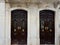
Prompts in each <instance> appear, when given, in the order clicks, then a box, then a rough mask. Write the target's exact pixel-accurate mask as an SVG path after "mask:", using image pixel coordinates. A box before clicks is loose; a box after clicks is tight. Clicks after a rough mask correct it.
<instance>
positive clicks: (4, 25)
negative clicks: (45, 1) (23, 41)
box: [0, 3, 60, 45]
mask: <svg viewBox="0 0 60 45" xmlns="http://www.w3.org/2000/svg"><path fill="white" fill-rule="evenodd" d="M15 9H25V10H27V11H28V45H40V44H39V40H40V39H39V11H40V10H42V9H51V10H55V11H56V15H55V19H56V21H55V38H56V39H55V45H59V36H60V30H59V29H60V28H59V25H60V16H59V15H60V11H59V9H54V8H53V7H52V6H50V7H44V8H43V6H42V8H38V7H37V6H36V5H30V6H29V7H17V6H15V7H14V6H13V7H10V5H9V4H6V8H5V3H0V45H10V44H11V37H10V36H11V11H12V10H15Z"/></svg>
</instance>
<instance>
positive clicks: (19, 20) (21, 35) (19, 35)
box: [11, 9, 27, 45]
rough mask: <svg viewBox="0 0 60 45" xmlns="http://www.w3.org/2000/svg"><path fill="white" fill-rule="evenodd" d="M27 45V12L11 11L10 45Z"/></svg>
mask: <svg viewBox="0 0 60 45" xmlns="http://www.w3.org/2000/svg"><path fill="white" fill-rule="evenodd" d="M13 44H20V45H27V11H25V10H19V9H16V10H13V11H11V45H13Z"/></svg>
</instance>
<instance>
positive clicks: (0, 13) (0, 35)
mask: <svg viewBox="0 0 60 45" xmlns="http://www.w3.org/2000/svg"><path fill="white" fill-rule="evenodd" d="M4 34H5V3H3V2H0V45H4V44H5V35H4Z"/></svg>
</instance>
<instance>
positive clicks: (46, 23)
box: [39, 10, 55, 44]
mask: <svg viewBox="0 0 60 45" xmlns="http://www.w3.org/2000/svg"><path fill="white" fill-rule="evenodd" d="M39 22H40V26H39V27H40V44H54V43H55V12H54V11H52V10H42V11H40V12H39Z"/></svg>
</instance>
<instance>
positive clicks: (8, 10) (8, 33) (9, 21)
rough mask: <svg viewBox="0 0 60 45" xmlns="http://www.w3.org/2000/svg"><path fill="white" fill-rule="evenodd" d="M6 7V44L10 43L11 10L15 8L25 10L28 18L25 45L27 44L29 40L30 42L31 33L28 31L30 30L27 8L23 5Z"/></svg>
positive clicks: (9, 44)
mask: <svg viewBox="0 0 60 45" xmlns="http://www.w3.org/2000/svg"><path fill="white" fill-rule="evenodd" d="M9 8H10V9H9ZM9 8H8V7H7V9H6V17H5V19H6V22H5V23H6V34H5V35H6V45H11V11H13V10H15V9H23V10H26V11H27V15H28V17H27V19H28V22H27V23H28V24H27V45H29V42H30V39H31V38H30V37H31V34H30V33H29V32H30V21H29V20H30V18H29V17H30V14H29V11H30V10H29V9H28V8H25V7H14V8H11V7H9Z"/></svg>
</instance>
